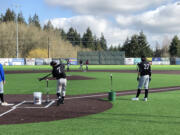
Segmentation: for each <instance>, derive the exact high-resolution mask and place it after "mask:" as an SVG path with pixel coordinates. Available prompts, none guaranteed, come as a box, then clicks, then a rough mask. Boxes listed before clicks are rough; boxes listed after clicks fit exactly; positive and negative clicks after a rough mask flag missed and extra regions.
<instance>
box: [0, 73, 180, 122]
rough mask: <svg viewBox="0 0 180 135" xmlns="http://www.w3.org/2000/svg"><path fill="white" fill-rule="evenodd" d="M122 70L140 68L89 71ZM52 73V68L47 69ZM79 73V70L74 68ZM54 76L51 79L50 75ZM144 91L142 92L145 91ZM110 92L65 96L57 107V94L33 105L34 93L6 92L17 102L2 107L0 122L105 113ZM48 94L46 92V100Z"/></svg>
mask: <svg viewBox="0 0 180 135" xmlns="http://www.w3.org/2000/svg"><path fill="white" fill-rule="evenodd" d="M95 71H96V72H123V73H125V72H126V73H136V72H137V71H129V70H115V71H114V70H108V71H107V70H106V71H105V70H104V71H99V70H91V71H88V72H95ZM45 72H49V71H45ZM75 72H79V71H75ZM6 73H7V74H8V73H9V74H13V73H44V71H31V72H30V71H21V72H19V71H6ZM153 73H160V74H180V71H171V70H169V71H153ZM68 77H69V78H68V79H69V80H84V79H95V78H87V77H83V76H68ZM49 79H51V78H49ZM173 90H180V86H174V87H165V88H156V89H150V90H149V92H150V93H152V92H164V91H173ZM135 93H136V90H129V91H119V92H116V95H117V96H123V95H132V94H135ZM142 93H143V92H142ZM107 97H108V93H98V94H89V95H77V96H67V97H66V98H65V104H62V105H60V106H56V96H55V95H50V99H51V101H50V102H48V103H46V102H43V103H42V105H34V103H33V95H5V98H6V100H7V101H8V102H9V103H14V105H13V106H8V107H4V106H0V125H4V124H20V123H34V122H45V121H54V120H62V119H68V118H75V117H81V116H87V115H90V114H96V113H100V112H104V111H106V110H108V109H110V108H111V107H112V103H111V102H109V101H107V100H101V99H102V98H107ZM45 99H46V96H45V95H43V100H45Z"/></svg>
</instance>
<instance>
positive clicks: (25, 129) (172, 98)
mask: <svg viewBox="0 0 180 135" xmlns="http://www.w3.org/2000/svg"><path fill="white" fill-rule="evenodd" d="M132 97H133V96H122V97H118V98H117V99H116V101H115V102H113V108H112V109H110V110H107V111H105V112H103V113H100V114H96V115H89V116H86V117H80V118H73V119H67V120H60V121H52V122H41V123H34V124H17V125H2V126H0V131H1V132H0V135H1V134H2V135H25V134H28V135H56V134H61V135H109V134H112V135H118V134H121V135H179V133H180V127H179V124H180V108H179V104H180V100H179V99H180V92H179V91H174V92H164V93H153V94H152V93H150V94H149V101H148V102H144V101H142V100H140V101H131V98H132ZM140 98H143V95H141V96H140Z"/></svg>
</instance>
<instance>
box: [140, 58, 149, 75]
mask: <svg viewBox="0 0 180 135" xmlns="http://www.w3.org/2000/svg"><path fill="white" fill-rule="evenodd" d="M138 68H139V70H138V71H139V72H140V76H144V75H149V76H151V65H150V64H149V62H147V61H142V62H140V63H138Z"/></svg>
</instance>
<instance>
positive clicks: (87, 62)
mask: <svg viewBox="0 0 180 135" xmlns="http://www.w3.org/2000/svg"><path fill="white" fill-rule="evenodd" d="M88 64H89V61H88V60H86V71H87V70H88Z"/></svg>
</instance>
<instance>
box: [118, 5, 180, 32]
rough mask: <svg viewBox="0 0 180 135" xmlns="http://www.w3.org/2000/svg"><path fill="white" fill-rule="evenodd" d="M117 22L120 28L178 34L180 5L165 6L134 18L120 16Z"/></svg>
mask: <svg viewBox="0 0 180 135" xmlns="http://www.w3.org/2000/svg"><path fill="white" fill-rule="evenodd" d="M116 21H117V23H118V24H119V26H120V27H130V28H133V29H136V30H145V31H147V32H150V33H157V34H162V33H176V32H177V31H180V27H179V25H180V5H177V3H174V4H168V5H163V6H160V7H158V8H157V9H155V10H151V11H148V12H144V13H142V14H138V15H134V16H122V15H118V16H117V17H116Z"/></svg>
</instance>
